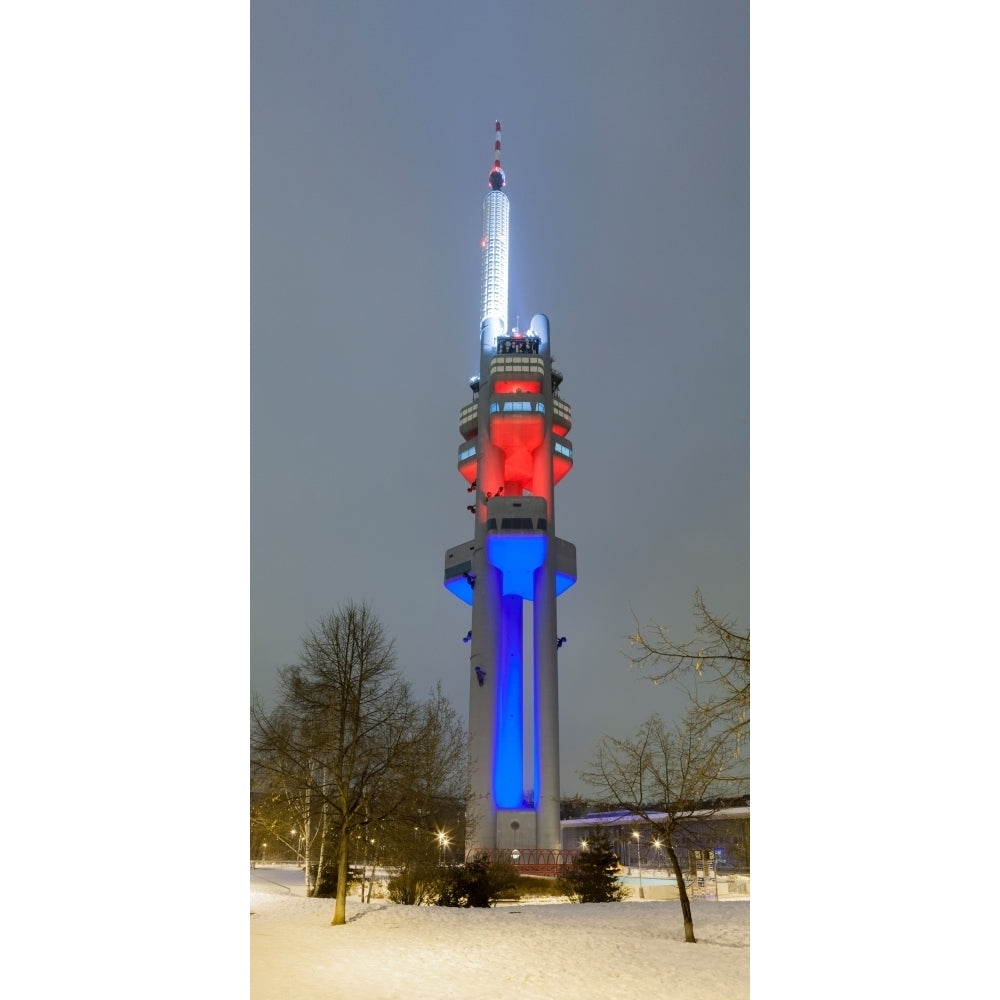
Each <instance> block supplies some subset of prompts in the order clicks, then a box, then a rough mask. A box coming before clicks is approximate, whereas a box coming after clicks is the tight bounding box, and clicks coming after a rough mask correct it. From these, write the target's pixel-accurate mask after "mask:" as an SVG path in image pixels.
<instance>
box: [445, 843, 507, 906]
mask: <svg viewBox="0 0 1000 1000" xmlns="http://www.w3.org/2000/svg"><path fill="white" fill-rule="evenodd" d="M516 885H517V871H516V869H515V868H514V866H513V865H511V864H508V863H506V862H491V861H490V860H489V858H488V857H486V856H484V855H480V856H478V857H476V858H473V859H472V860H471V861H469V862H467V863H466V864H464V865H458V866H456V867H454V868H448V869H446V874H445V877H444V879H443V880H442V884H441V891H440V895H439V896H438V901H437V902H438V906H466V907H471V906H480V907H484V906H492V905H493V904H494V903H496V901H497V900H498V899H499V898H500V897H501V896H502V895H504V893H507V892H509V891H510V890H512V889H513V888H515V886H516Z"/></svg>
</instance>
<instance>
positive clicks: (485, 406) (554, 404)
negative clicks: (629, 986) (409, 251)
mask: <svg viewBox="0 0 1000 1000" xmlns="http://www.w3.org/2000/svg"><path fill="white" fill-rule="evenodd" d="M488 186H489V190H488V191H487V194H486V197H485V199H484V201H483V233H482V240H481V244H480V246H481V253H482V308H481V311H480V326H479V341H480V344H479V346H480V351H479V374H478V375H477V376H475V377H474V378H473V379H472V380H471V381H470V386H471V388H472V394H473V396H472V402H471V403H469V404H468V405H467V406H465V407H463V408H462V411H461V414H460V416H459V433H460V434H461V436H462V439H463V440H462V444H461V445H460V446H459V450H458V471H459V472H460V473H461V475H462V476H463V477H464V478H465V480H466V481H467V483H468V484H469V485H468V496H469V499H468V510H469V511H470V513H471V514H472V515H473V517H474V519H475V535H474V537H473V539H472V540H471V541H469V542H464V543H463V544H461V545H456V546H454V547H453V548H451V549H449V550H448V552H447V553H446V555H445V573H444V576H445V580H444V582H445V586H446V587H447V588H448V589H449V590H450V591H451V592H452V593H453V594H455V595H456V596H457V597H459V598H461V599H462V600H464V601H466V602H467V603H468V604H471V605H472V630H471V633H470V635H469V636H467V639H468V640H469V642H470V645H471V650H470V660H469V682H470V683H469V691H470V694H469V758H470V763H469V767H470V787H471V795H470V800H469V803H468V806H467V810H466V814H467V817H468V820H469V830H468V833H467V836H466V844H467V848H468V849H469V850H494V849H498V850H514V849H517V850H518V851H519V853H520V854H521V855H522V857H524V858H528V857H531V856H535V857H538V852H539V851H541V852H552V851H555V850H558V849H559V847H560V831H559V697H558V670H557V660H558V655H557V651H558V649H559V647H560V646H561V645H562V643H563V642H564V641H565V640H562V639H560V638H559V637H558V634H557V627H556V598H557V597H558V595H559V594H561V593H562V592H563V591H564V590H566V588H568V587H570V586H571V585H572V584H573V583H574V582H575V581H576V549H575V547H574V546H573V545H572V544H570V543H569V542H566V541H563V540H562V539H560V538H558V537H557V536H556V534H555V485H556V483H558V482H559V481H560V480H561V479H562V478H563V477H564V476H565V475H566V473H567V472H569V470H570V469H571V468H572V465H573V448H572V445H571V443H570V441H569V438H568V436H567V435H568V433H569V430H570V427H571V414H570V408H569V404H568V403H566V402H565V400H563V399H562V397H561V395H560V384H561V382H562V375H560V374H559V373H558V372H557V371H555V369H553V367H552V358H551V352H550V347H549V322H548V319H547V317H545V316H543V315H541V314H539V315H536V316H534V317H532V320H531V323H530V324H529V326H528V328H527V329H525V330H519V329H517V328H514V329H508V328H507V263H508V219H509V212H510V206H509V202H508V200H507V195H506V194H505V192H504V187H505V186H506V178H505V176H504V172H503V168H502V167H501V165H500V123H499V122H497V123H496V137H495V140H494V161H493V166H492V167H491V169H490V171H489V175H488ZM526 684H527V685H530V687H527V691H528V693H529V695H530V701H529V699H528V697H526ZM529 704H530V706H531V709H532V710H531V713H530V715H528V713H527V712H526V706H527V705H529ZM526 716H527V724H528V728H527V731H526V729H525V720H526ZM532 852H534V854H532Z"/></svg>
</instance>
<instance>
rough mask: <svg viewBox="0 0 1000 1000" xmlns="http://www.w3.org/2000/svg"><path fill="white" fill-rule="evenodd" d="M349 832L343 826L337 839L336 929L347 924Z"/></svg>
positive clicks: (334, 918)
mask: <svg viewBox="0 0 1000 1000" xmlns="http://www.w3.org/2000/svg"><path fill="white" fill-rule="evenodd" d="M347 840H348V837H347V831H346V830H345V829H344V827H343V825H341V828H340V836H339V837H338V838H337V905H336V906H335V907H334V908H333V921H332V925H333V926H334V927H337V926H339V925H340V924H346V923H347Z"/></svg>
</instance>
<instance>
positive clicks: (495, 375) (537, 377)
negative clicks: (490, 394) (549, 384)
mask: <svg viewBox="0 0 1000 1000" xmlns="http://www.w3.org/2000/svg"><path fill="white" fill-rule="evenodd" d="M544 378H545V361H544V359H543V358H540V357H539V356H538V355H537V354H498V355H496V357H494V358H493V360H492V361H490V384H491V386H492V387H493V391H494V392H514V391H516V390H517V389H520V390H521V391H522V392H540V391H541V388H542V381H543V380H544Z"/></svg>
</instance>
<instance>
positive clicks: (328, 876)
mask: <svg viewBox="0 0 1000 1000" xmlns="http://www.w3.org/2000/svg"><path fill="white" fill-rule="evenodd" d="M317 869H318V870H317ZM309 872H310V875H311V879H312V881H313V883H314V885H315V889H314V891H313V896H318V897H320V898H321V899H333V897H334V896H336V895H337V863H336V862H335V861H330V862H327V863H325V864H324V865H323V866H322V867H321V868H320V867H319V866H318V865H310V866H309ZM357 881H358V877H357V874H356V872H354V871H353V870H352V869H351V868H348V870H347V884H348V886H350V885H351V884H352V883H353V882H357Z"/></svg>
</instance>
